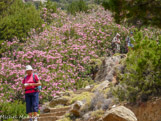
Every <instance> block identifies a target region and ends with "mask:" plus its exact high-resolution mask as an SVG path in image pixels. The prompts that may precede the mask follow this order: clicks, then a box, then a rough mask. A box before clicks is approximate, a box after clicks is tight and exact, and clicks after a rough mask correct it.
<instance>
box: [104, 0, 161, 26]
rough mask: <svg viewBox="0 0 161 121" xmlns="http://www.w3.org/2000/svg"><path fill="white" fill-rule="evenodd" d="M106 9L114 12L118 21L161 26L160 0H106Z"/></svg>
mask: <svg viewBox="0 0 161 121" xmlns="http://www.w3.org/2000/svg"><path fill="white" fill-rule="evenodd" d="M102 5H103V7H104V8H105V9H109V10H111V11H112V12H113V15H114V18H115V20H116V22H117V23H123V22H129V23H133V24H138V25H139V26H140V25H149V24H152V25H155V26H158V27H161V16H159V15H161V11H160V9H161V1H160V0H143V1H140V0H130V1H127V0H104V1H103V3H102Z"/></svg>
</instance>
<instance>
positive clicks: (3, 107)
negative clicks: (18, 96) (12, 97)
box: [0, 101, 27, 121]
mask: <svg viewBox="0 0 161 121" xmlns="http://www.w3.org/2000/svg"><path fill="white" fill-rule="evenodd" d="M0 116H1V120H7V121H12V119H22V118H24V117H26V116H27V115H26V106H25V104H23V103H22V102H19V101H15V102H0Z"/></svg>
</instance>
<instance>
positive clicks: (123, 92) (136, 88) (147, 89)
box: [114, 32, 161, 102]
mask: <svg viewBox="0 0 161 121" xmlns="http://www.w3.org/2000/svg"><path fill="white" fill-rule="evenodd" d="M142 36H143V34H142V33H141V32H138V33H137V36H136V38H135V39H136V44H135V46H134V51H130V52H129V53H128V57H127V59H126V62H125V70H124V73H123V75H120V77H119V81H120V83H121V86H120V87H119V86H118V87H117V89H114V93H115V94H116V95H117V96H118V97H119V98H120V100H125V99H126V100H128V101H130V102H135V101H137V100H140V101H146V100H147V99H148V98H149V97H150V96H156V95H160V94H161V81H160V79H161V71H160V69H161V54H160V53H161V37H159V38H160V39H159V43H157V42H156V41H155V40H152V39H149V38H148V37H145V38H142Z"/></svg>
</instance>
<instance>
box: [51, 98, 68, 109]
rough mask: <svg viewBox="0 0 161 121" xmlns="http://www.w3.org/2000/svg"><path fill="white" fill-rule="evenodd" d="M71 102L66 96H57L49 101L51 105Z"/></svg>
mask: <svg viewBox="0 0 161 121" xmlns="http://www.w3.org/2000/svg"><path fill="white" fill-rule="evenodd" d="M68 102H69V99H67V98H64V97H58V98H55V99H53V100H52V101H51V102H50V103H49V106H50V107H55V106H56V105H59V104H61V105H67V103H68Z"/></svg>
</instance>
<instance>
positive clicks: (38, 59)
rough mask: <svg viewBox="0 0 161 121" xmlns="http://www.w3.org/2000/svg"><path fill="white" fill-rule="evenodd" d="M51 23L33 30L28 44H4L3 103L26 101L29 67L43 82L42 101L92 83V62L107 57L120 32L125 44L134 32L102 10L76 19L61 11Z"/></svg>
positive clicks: (0, 80) (0, 85)
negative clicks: (25, 84) (24, 80)
mask: <svg viewBox="0 0 161 121" xmlns="http://www.w3.org/2000/svg"><path fill="white" fill-rule="evenodd" d="M44 11H47V10H46V9H45V8H44ZM44 17H45V16H44ZM50 20H52V23H51V24H50V26H48V25H45V24H43V25H42V27H43V29H44V31H43V32H41V33H40V34H37V33H35V31H34V30H33V31H31V32H30V33H29V34H30V37H28V38H27V40H26V43H21V44H20V43H19V40H17V39H15V40H14V41H13V42H8V41H5V42H4V43H3V45H4V46H5V47H6V48H7V50H8V51H6V52H5V53H3V57H2V58H1V59H0V100H1V101H8V102H10V101H14V100H17V99H24V92H23V91H22V89H21V84H22V80H23V78H24V77H25V66H26V65H28V64H30V65H32V67H33V68H34V72H36V73H38V76H39V79H40V80H41V82H42V91H41V93H40V101H43V100H50V99H52V97H53V96H55V95H56V94H57V93H59V92H60V91H64V90H76V89H78V88H81V87H83V86H85V84H89V83H91V82H92V80H91V77H90V74H91V72H90V71H91V66H90V64H89V63H90V60H91V59H96V58H98V57H101V56H107V55H108V53H109V52H110V46H111V41H112V38H113V37H114V36H115V34H116V33H117V32H118V33H120V34H121V37H122V38H121V39H122V42H123V41H124V39H125V37H126V35H127V34H128V32H129V30H130V29H132V28H126V27H123V26H121V25H118V24H115V23H114V22H113V19H112V17H111V14H110V13H109V12H108V11H105V10H104V9H103V8H99V7H98V8H97V10H92V11H91V12H90V13H89V14H85V13H79V14H77V15H76V16H72V15H67V14H66V13H65V12H63V11H61V10H59V9H58V10H57V13H53V14H52V15H51V18H50Z"/></svg>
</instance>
